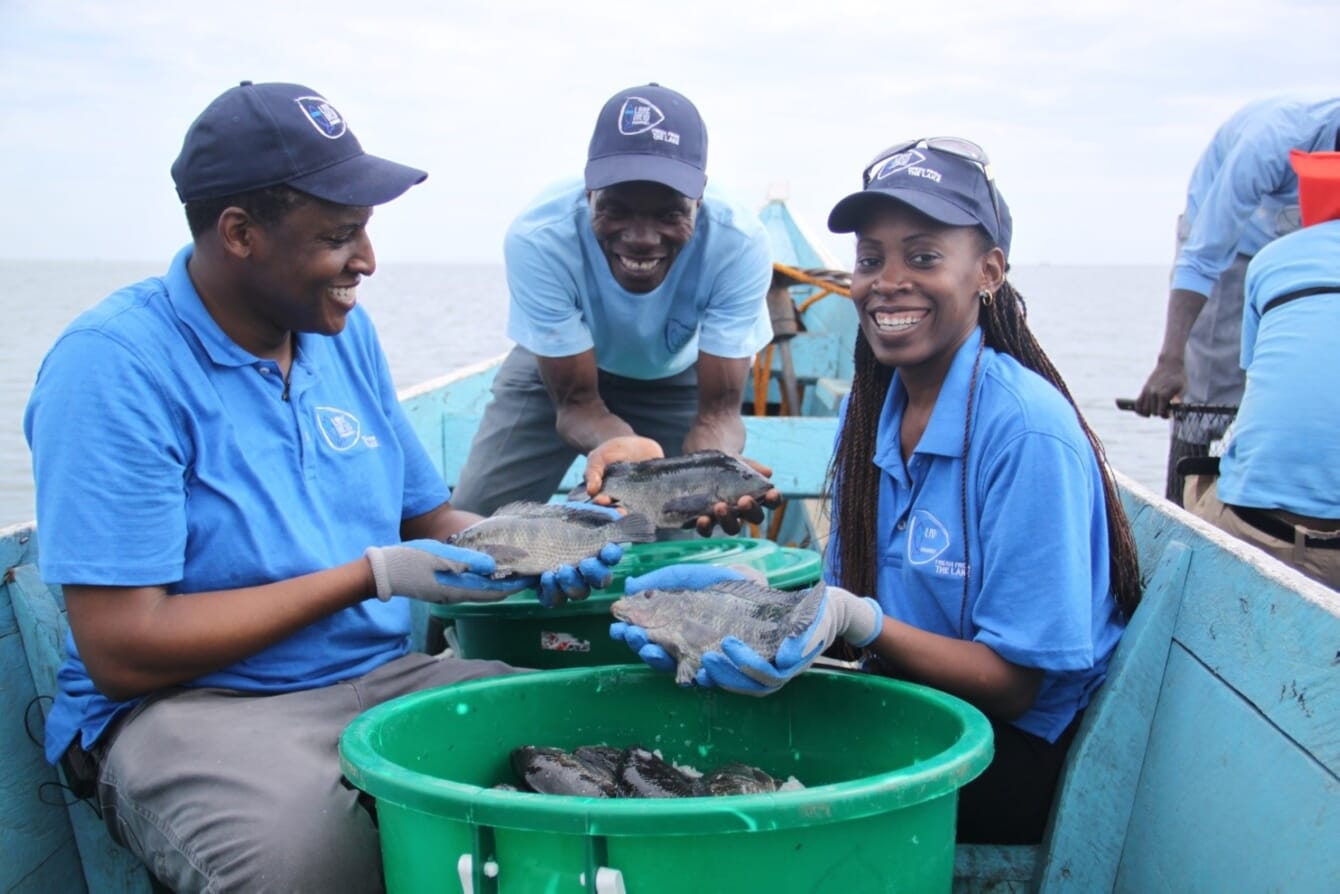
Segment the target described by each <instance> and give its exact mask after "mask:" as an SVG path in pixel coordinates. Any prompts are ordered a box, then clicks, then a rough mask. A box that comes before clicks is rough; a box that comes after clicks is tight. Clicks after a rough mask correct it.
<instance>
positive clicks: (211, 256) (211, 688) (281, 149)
mask: <svg viewBox="0 0 1340 894" xmlns="http://www.w3.org/2000/svg"><path fill="white" fill-rule="evenodd" d="M172 176H173V180H174V182H175V183H176V187H177V192H178V195H179V196H180V198H181V199H182V201H183V202H184V203H185V208H186V217H187V221H188V223H189V224H190V228H191V234H192V244H191V245H189V246H187V247H186V248H184V249H183V250H182V251H181V252H180V253H179V254H178V255H177V257H176V259H175V260H174V261H173V262H172V265H171V267H170V268H169V270H168V272H167V273H166V274H165V275H164V276H162V277H158V278H153V279H148V280H145V281H143V282H140V283H137V284H135V285H132V286H129V287H127V288H125V289H122V290H120V291H118V292H116V293H114V294H113V295H111V296H110V297H108V298H106V299H105V300H103V301H102V302H101V303H99V304H98V305H96V306H95V307H93V308H92V309H90V310H89V311H87V312H85V313H84V314H82V315H81V316H80V317H79V318H78V319H76V320H75V321H74V322H73V323H72V324H71V325H70V326H69V327H68V328H67V329H66V330H65V332H64V333H63V334H62V335H61V336H60V338H59V339H58V340H57V342H56V344H55V346H54V347H52V349H51V351H50V352H49V353H48V355H47V357H46V359H45V360H44V362H43V364H42V367H41V369H40V371H39V372H38V377H37V382H36V385H35V386H34V389H33V392H32V396H31V398H30V400H29V403H28V407H27V411H26V414H25V417H24V431H25V434H26V435H27V438H28V443H29V445H30V446H31V448H32V453H33V472H34V477H35V480H36V490H37V517H38V537H39V540H40V563H41V571H42V575H43V577H44V579H45V580H46V581H48V582H50V583H53V584H61V585H62V586H63V587H64V592H65V601H66V605H67V607H68V609H69V621H70V629H71V634H72V636H71V637H70V638H68V639H67V643H66V648H67V653H68V656H67V659H66V662H65V664H64V665H63V667H62V668H61V670H60V673H59V685H60V693H59V695H58V697H57V699H56V702H55V705H54V706H53V708H52V709H51V712H50V714H49V716H48V718H47V727H46V753H47V757H48V759H49V760H51V761H52V762H53V763H54V762H56V761H58V760H61V759H62V758H68V759H69V760H68V761H67V762H66V767H67V771H73V770H75V769H79V770H81V772H79V773H75V774H73V775H74V776H75V777H76V779H75V781H77V782H82V783H83V784H84V785H86V786H88V787H91V788H92V789H93V794H94V795H96V797H97V799H98V802H99V805H100V807H101V811H102V814H103V816H104V818H105V820H106V821H107V823H108V826H109V829H110V830H111V833H112V835H113V837H115V838H116V839H117V840H118V841H120V842H121V843H123V844H125V845H126V846H127V847H129V848H130V849H131V850H132V851H134V852H135V853H136V854H137V855H138V856H139V857H140V858H141V859H143V860H144V862H145V863H146V864H147V865H148V866H149V867H150V868H151V869H152V871H153V873H154V874H155V875H156V876H157V877H158V878H159V880H160V881H162V882H164V883H165V884H167V885H168V886H169V887H170V888H171V889H172V890H174V891H178V892H184V891H202V890H208V891H260V890H271V891H299V890H302V891H371V890H379V889H380V888H381V886H382V879H381V861H380V850H379V846H378V841H377V833H376V828H375V825H374V822H373V820H372V817H371V816H370V815H369V814H368V812H367V811H366V810H365V809H363V808H362V807H361V806H360V805H359V803H358V797H357V792H355V791H353V790H351V789H349V788H348V787H347V786H345V785H342V784H341V774H340V767H339V758H338V754H337V751H336V743H337V740H338V738H339V735H340V733H341V731H342V730H343V728H344V727H345V725H346V724H347V723H348V722H349V721H350V720H351V719H352V718H353V717H354V716H356V715H357V714H358V713H360V712H361V711H363V710H364V709H366V708H368V707H369V706H371V705H374V704H377V703H379V702H382V701H385V700H386V699H388V698H392V697H394V696H397V695H401V694H403V693H406V692H410V691H413V690H416V689H422V688H425V687H429V686H437V685H443V684H447V683H451V682H455V681H457V680H463V679H468V678H472V677H479V676H484V675H490V674H498V673H506V672H510V671H511V668H509V667H508V666H507V665H504V664H500V663H497V662H481V661H462V660H450V659H445V660H439V659H435V658H433V657H430V656H427V655H424V654H421V653H411V652H410V651H409V633H410V609H409V605H408V603H407V600H406V599H404V598H400V597H405V596H409V597H414V598H418V599H422V600H428V601H435V602H454V601H458V600H478V599H498V598H502V597H503V596H505V595H506V594H507V593H508V592H511V591H514V590H516V589H518V588H519V587H522V586H526V585H528V584H533V583H536V582H535V581H527V580H508V581H494V580H492V579H490V578H489V577H488V575H490V574H491V573H492V572H493V571H494V570H495V564H494V562H493V560H492V559H491V558H490V557H488V556H486V555H483V554H481V553H477V552H473V551H471V550H464V549H459V548H456V547H453V546H449V545H447V544H444V543H443V542H442V540H443V539H444V538H446V537H448V536H449V535H451V534H452V533H454V532H456V531H458V530H460V529H461V528H463V527H465V526H466V525H468V524H470V523H471V522H473V521H475V520H477V518H478V517H477V516H474V515H471V514H470V513H466V512H462V511H460V510H457V509H455V508H453V507H452V506H451V504H450V503H449V502H448V500H449V498H450V496H451V495H450V492H449V490H448V489H447V486H446V485H445V484H444V483H443V481H442V479H441V477H440V476H439V475H438V473H437V471H436V470H435V469H434V467H433V465H432V464H431V462H430V460H429V458H428V455H427V454H426V452H425V451H424V449H423V447H422V445H421V444H420V443H419V441H418V440H417V438H416V436H415V434H414V431H413V429H412V428H411V426H410V424H409V422H408V420H407V419H406V417H405V415H404V414H403V412H402V410H401V409H400V405H399V403H398V402H397V399H396V394H395V390H394V388H393V387H392V383H391V376H390V372H389V369H388V367H387V363H386V359H385V357H384V356H383V355H382V353H381V349H380V347H379V346H378V342H377V338H376V334H375V332H374V331H373V327H372V323H371V321H370V320H369V318H368V316H367V314H366V313H365V312H364V311H363V310H362V308H360V307H358V306H357V303H356V296H357V288H358V285H359V281H360V280H361V279H362V277H364V276H369V275H371V274H372V273H373V271H374V269H375V260H374V256H373V251H372V244H371V242H370V241H369V239H368V233H367V223H368V219H369V218H370V217H371V215H372V208H373V206H375V205H380V204H382V203H384V202H388V201H390V200H392V199H394V198H395V197H397V196H399V195H400V194H401V193H403V192H404V191H405V190H407V189H409V188H410V187H411V186H413V185H414V184H416V183H419V182H421V181H422V180H423V179H424V178H425V177H426V176H427V175H426V174H425V173H424V172H423V171H420V170H417V169H415V168H410V167H406V166H404V165H401V164H397V163H395V162H391V161H387V160H385V159H381V158H377V157H374V156H372V155H368V154H367V153H365V152H364V151H363V149H362V147H361V146H360V145H359V143H358V140H357V139H356V138H355V137H354V135H353V133H352V131H350V130H349V129H348V125H347V123H346V121H345V120H344V118H343V116H341V115H340V113H339V112H338V111H337V110H336V109H335V107H334V106H332V105H331V104H330V103H329V102H328V101H327V100H326V99H325V98H323V97H322V96H320V95H319V94H317V93H316V92H315V91H313V90H311V89H310V88H307V87H302V86H299V85H295V84H253V83H251V82H249V81H244V82H243V83H242V84H241V85H239V86H238V87H234V88H232V89H230V90H228V91H226V92H225V93H223V94H222V95H220V96H219V97H218V98H217V99H215V100H214V102H213V103H211V104H210V105H209V106H208V107H207V108H206V109H205V111H204V112H202V113H201V115H200V116H199V117H198V118H197V119H196V120H195V122H194V123H193V124H192V125H191V127H190V128H189V130H188V131H187V134H186V137H185V140H184V143H183V146H182V150H181V154H180V155H179V156H178V158H177V160H176V162H175V163H174V164H173V166H172ZM616 549H617V548H616ZM606 558H611V559H616V560H617V557H616V556H612V555H610V556H606ZM595 565H597V566H598V565H601V563H600V562H596V563H595ZM559 571H561V572H572V571H573V570H572V569H559ZM584 571H585V572H586V574H585V575H583V577H584V581H585V583H588V584H589V583H592V582H595V581H598V580H599V579H601V578H602V577H604V576H605V575H607V573H608V569H607V568H602V567H594V566H589V567H587V568H585V569H584ZM564 576H570V574H565V575H564ZM551 595H552V594H551ZM78 777H83V778H82V779H80V778H78Z"/></svg>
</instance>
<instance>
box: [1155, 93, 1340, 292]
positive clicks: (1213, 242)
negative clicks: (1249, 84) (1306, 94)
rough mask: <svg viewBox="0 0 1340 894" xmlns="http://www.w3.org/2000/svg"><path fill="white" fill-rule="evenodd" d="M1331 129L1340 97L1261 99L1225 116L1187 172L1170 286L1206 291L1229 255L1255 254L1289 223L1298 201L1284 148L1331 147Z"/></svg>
mask: <svg viewBox="0 0 1340 894" xmlns="http://www.w3.org/2000/svg"><path fill="white" fill-rule="evenodd" d="M1337 129H1340V98H1329V99H1322V100H1312V99H1303V98H1298V97H1279V98H1274V99H1267V100H1262V101H1259V102H1255V103H1252V104H1250V105H1248V106H1246V107H1244V108H1243V109H1241V110H1239V111H1238V112H1237V113H1236V114H1234V115H1233V117H1231V118H1229V119H1228V120H1227V121H1225V122H1224V123H1223V124H1222V125H1221V126H1220V127H1219V129H1218V130H1217V131H1215V134H1214V137H1213V139H1212V140H1211V141H1210V145H1209V146H1208V147H1206V149H1205V152H1204V153H1203V154H1202V156H1201V158H1200V161H1199V162H1198V163H1197V164H1196V168H1195V170H1194V171H1193V172H1192V175H1191V182H1190V184H1189V186H1188V188H1187V205H1186V212H1185V220H1186V223H1187V224H1188V225H1189V230H1188V232H1187V235H1186V241H1185V243H1184V244H1183V245H1182V248H1181V251H1180V252H1179V253H1178V255H1177V261H1176V263H1175V264H1174V266H1173V277H1172V287H1173V288H1174V289H1190V290H1192V291H1195V292H1199V293H1200V294H1202V295H1208V294H1210V289H1211V288H1212V287H1213V286H1214V282H1215V280H1217V279H1218V278H1219V274H1220V273H1221V272H1222V271H1223V270H1224V269H1225V268H1226V267H1228V265H1229V263H1230V262H1232V260H1233V256H1234V255H1235V254H1237V253H1242V254H1246V255H1254V254H1256V252H1258V251H1259V250H1260V249H1261V247H1262V246H1264V245H1265V244H1266V243H1268V242H1269V241H1271V240H1272V239H1274V238H1276V237H1277V236H1279V235H1281V233H1282V232H1288V231H1289V229H1291V228H1293V227H1296V226H1297V224H1296V222H1293V223H1282V219H1281V216H1282V215H1283V216H1284V218H1285V219H1291V215H1293V214H1295V213H1296V212H1295V211H1294V210H1293V206H1296V205H1297V204H1298V176H1297V175H1296V174H1295V173H1294V171H1293V168H1292V167H1291V166H1290V164H1289V150H1290V149H1301V150H1303V151H1304V152H1317V151H1331V150H1334V149H1335V148H1336V143H1335V141H1336V131H1337ZM1282 227H1283V228H1282Z"/></svg>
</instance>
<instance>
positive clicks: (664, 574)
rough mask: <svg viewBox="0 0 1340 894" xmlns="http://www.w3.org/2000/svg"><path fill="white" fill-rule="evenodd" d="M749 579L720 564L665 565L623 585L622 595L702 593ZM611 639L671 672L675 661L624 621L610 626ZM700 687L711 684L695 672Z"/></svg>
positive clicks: (660, 669) (638, 629) (654, 665)
mask: <svg viewBox="0 0 1340 894" xmlns="http://www.w3.org/2000/svg"><path fill="white" fill-rule="evenodd" d="M748 579H749V578H748V576H747V575H745V574H742V573H741V572H739V571H736V570H735V569H733V568H728V567H725V566H722V565H693V564H682V565H667V566H666V567H664V568H657V569H656V570H655V571H650V572H648V573H646V574H643V575H639V576H638V577H630V578H628V580H626V581H625V582H624V592H625V593H627V594H629V595H632V594H634V593H638V592H641V591H642V590H701V589H703V588H704V587H710V586H712V584H717V583H721V582H722V581H727V580H748ZM610 636H611V637H613V638H614V639H619V640H623V641H624V643H625V644H626V645H627V646H628V648H630V649H632V650H633V651H634V652H636V653H637V657H638V658H641V659H642V660H643V661H645V662H646V663H647V664H648V665H649V666H651V667H653V668H655V669H656V670H658V671H668V672H669V673H674V671H675V665H676V661H675V659H674V658H672V657H670V653H668V652H666V651H665V649H663V648H661V647H660V646H658V645H656V644H655V643H654V642H652V641H651V640H649V639H648V638H647V631H646V630H644V629H643V628H641V627H639V626H637V625H636V624H629V623H627V622H624V621H615V622H614V623H613V624H611V625H610ZM698 683H699V685H705V686H710V685H712V683H711V681H710V680H708V679H707V678H706V677H704V675H703V672H702V671H699V672H698Z"/></svg>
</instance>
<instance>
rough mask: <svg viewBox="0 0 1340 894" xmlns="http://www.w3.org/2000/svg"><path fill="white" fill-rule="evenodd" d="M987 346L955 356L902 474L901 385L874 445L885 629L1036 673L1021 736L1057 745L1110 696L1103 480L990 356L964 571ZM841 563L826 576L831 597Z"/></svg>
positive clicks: (1007, 367)
mask: <svg viewBox="0 0 1340 894" xmlns="http://www.w3.org/2000/svg"><path fill="white" fill-rule="evenodd" d="M980 342H981V330H980V329H978V330H976V332H975V333H974V334H973V335H972V336H971V337H969V339H968V340H967V342H965V343H964V345H963V346H962V347H961V348H960V349H959V351H958V354H957V355H955V358H954V362H953V364H952V365H951V367H950V370H949V374H948V376H947V377H946V379H945V382H944V385H943V386H942V387H941V389H940V396H939V398H938V399H937V401H936V404H935V409H934V410H933V411H932V413H931V418H930V422H929V423H928V424H927V426H926V430H925V432H924V433H923V434H922V436H921V441H920V443H919V444H918V445H917V447H916V449H915V450H914V451H913V453H912V456H911V458H910V460H909V461H908V462H907V463H904V462H903V458H902V453H901V448H900V445H899V430H900V427H901V424H902V418H903V412H904V410H905V408H906V405H907V391H906V390H905V389H904V388H903V385H902V382H901V380H900V379H899V377H898V374H897V373H895V374H894V377H893V382H892V384H891V385H890V387H889V394H888V397H887V399H886V400H885V404H884V408H883V411H882V413H881V415H880V420H879V428H878V431H877V433H876V441H875V455H874V461H875V464H876V465H877V466H879V468H880V470H881V472H882V474H881V475H880V492H879V510H878V522H877V523H878V528H877V530H878V531H879V532H880V533H881V536H882V537H884V544H883V547H882V550H881V552H880V567H879V571H878V584H877V587H878V592H877V593H876V594H875V595H876V598H877V599H878V600H879V603H880V605H881V606H882V607H883V609H884V613H885V614H886V615H889V616H890V617H893V618H896V619H898V620H900V621H903V622H904V623H907V624H911V625H912V626H914V627H917V628H919V629H921V630H927V631H930V632H931V633H938V634H941V635H943V636H950V637H955V638H962V639H968V640H973V641H976V642H979V643H982V644H984V645H986V646H989V647H990V648H991V649H992V650H994V651H995V652H996V654H998V655H1000V656H1001V657H1002V658H1004V659H1005V660H1007V661H1010V662H1013V663H1015V664H1019V665H1023V666H1025V667H1035V668H1041V669H1042V670H1043V671H1044V672H1045V674H1044V677H1043V682H1042V687H1041V689H1040V691H1039V693H1038V697H1037V700H1036V701H1035V702H1034V704H1033V707H1032V708H1030V709H1029V710H1028V712H1027V713H1025V714H1024V715H1023V716H1022V717H1020V718H1018V719H1017V720H1015V721H1013V723H1014V725H1015V726H1017V727H1019V728H1020V729H1022V730H1024V731H1026V732H1029V733H1032V734H1033V735H1036V736H1040V737H1042V738H1044V739H1046V740H1048V741H1052V742H1054V741H1055V740H1056V738H1057V737H1058V736H1059V735H1060V734H1061V733H1062V732H1064V731H1065V729H1066V727H1067V726H1069V725H1070V722H1071V721H1072V720H1073V719H1074V717H1075V714H1076V713H1077V712H1079V711H1080V710H1082V709H1083V708H1084V707H1085V706H1086V705H1088V703H1089V699H1090V698H1091V697H1092V695H1093V693H1094V691H1095V690H1096V689H1097V688H1098V686H1099V685H1100V684H1101V683H1102V682H1103V680H1104V678H1105V677H1106V675H1107V665H1108V660H1109V659H1110V658H1111V655H1112V650H1113V649H1114V648H1116V645H1117V642H1118V640H1119V639H1120V638H1121V633H1122V630H1123V628H1124V624H1123V622H1122V620H1121V616H1120V614H1119V612H1118V609H1117V607H1116V603H1115V601H1114V600H1113V598H1112V594H1111V591H1110V586H1109V577H1110V575H1109V552H1108V540H1107V514H1106V503H1105V501H1104V496H1103V481H1102V475H1101V474H1100V473H1099V470H1098V463H1097V460H1096V459H1095V458H1094V454H1093V448H1092V447H1090V446H1089V442H1088V440H1087V439H1086V438H1085V436H1084V432H1083V430H1082V429H1081V428H1080V426H1079V421H1078V419H1077V418H1076V416H1075V410H1074V408H1073V407H1071V406H1070V404H1069V403H1068V402H1067V401H1066V400H1065V398H1064V397H1063V396H1062V395H1061V393H1060V392H1058V391H1057V390H1056V389H1055V388H1054V387H1053V386H1052V385H1051V384H1050V383H1049V382H1047V381H1046V380H1045V379H1043V378H1042V377H1041V376H1039V375H1037V374H1036V373H1034V372H1032V371H1031V370H1029V369H1027V368H1025V367H1024V366H1022V365H1021V364H1020V363H1019V362H1018V361H1016V360H1015V359H1014V358H1013V357H1010V356H1008V355H1005V354H998V353H996V352H995V351H993V350H992V349H991V348H985V349H984V350H983V352H982V361H981V368H980V370H979V373H978V381H977V389H976V398H975V400H974V403H973V421H972V444H971V448H970V450H969V455H968V460H967V462H968V467H967V505H968V507H969V508H968V514H969V520H970V523H969V524H968V527H967V532H968V541H969V547H970V554H969V555H968V556H967V562H966V563H965V556H964V550H963V531H964V526H963V490H962V487H963V430H964V421H965V416H966V413H967V396H968V386H969V382H970V381H971V378H972V367H973V361H974V359H975V357H976V354H977V346H978V345H979V344H980ZM839 511H841V507H835V508H834V514H835V515H836V514H837V513H838V512H839ZM834 555H836V553H835V552H832V551H831V550H830V561H829V562H828V563H827V566H828V567H827V570H826V572H825V574H826V576H827V577H829V579H830V581H831V582H833V583H836V582H837V581H836V578H837V569H836V568H835V563H834V562H833V561H831V559H832V556H834ZM965 565H967V566H968V567H966V569H965ZM965 570H966V573H967V574H968V575H969V577H968V594H967V603H966V606H965V604H964V588H963V579H964V574H965ZM961 615H962V617H963V627H962V629H960V616H961Z"/></svg>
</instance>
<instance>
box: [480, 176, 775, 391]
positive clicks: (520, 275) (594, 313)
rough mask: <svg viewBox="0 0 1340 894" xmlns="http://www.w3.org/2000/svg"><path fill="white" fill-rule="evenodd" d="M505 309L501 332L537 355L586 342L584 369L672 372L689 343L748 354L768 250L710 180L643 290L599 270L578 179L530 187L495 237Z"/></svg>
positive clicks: (686, 357)
mask: <svg viewBox="0 0 1340 894" xmlns="http://www.w3.org/2000/svg"><path fill="white" fill-rule="evenodd" d="M503 254H504V257H505V260H506V264H507V285H508V288H509V289H510V291H511V309H510V313H509V316H508V323H507V335H508V337H509V338H511V339H512V340H513V341H515V342H516V343H517V344H519V345H521V346H522V347H523V348H526V349H527V350H529V351H531V352H533V353H535V354H538V355H540V356H541V357H568V356H571V355H573V354H580V353H581V352H583V351H586V350H588V349H590V348H591V347H593V346H594V347H595V352H596V366H598V367H599V368H600V369H603V370H605V371H607V372H611V373H614V374H616V375H620V376H626V377H628V378H631V379H662V378H666V377H668V376H673V375H675V374H677V373H680V372H683V371H684V370H686V369H688V368H689V367H690V366H692V365H693V364H694V363H695V362H697V359H698V352H699V351H702V352H704V353H707V354H713V355H715V356H718V357H728V358H741V357H751V356H753V354H754V353H756V352H757V351H759V350H761V349H762V348H763V347H764V346H765V345H766V344H767V343H768V342H769V341H771V340H772V323H771V320H770V318H769V315H768V306H767V293H768V286H769V284H770V283H771V281H772V258H771V253H770V247H769V243H768V236H767V231H766V230H765V229H764V228H763V225H762V223H760V222H759V219H758V216H757V215H756V214H754V213H753V212H751V211H749V210H748V209H746V208H744V207H743V206H742V205H738V204H735V203H734V202H732V201H731V200H730V199H729V198H727V197H726V195H725V194H724V193H723V192H722V191H721V190H719V189H717V188H716V187H714V186H713V185H712V184H711V183H709V184H708V185H707V191H706V192H705V193H704V194H703V203H702V206H701V208H700V209H699V210H698V220H697V225H696V227H695V228H694V231H693V237H692V238H691V239H689V241H688V243H687V244H686V245H685V246H684V248H683V250H682V251H681V252H680V254H679V256H678V257H677V258H676V259H675V261H674V263H673V264H672V265H671V267H670V271H669V273H668V274H667V275H666V278H665V281H664V282H662V283H661V284H660V285H659V286H657V287H656V288H655V289H654V290H653V291H651V292H647V293H645V294H637V293H634V292H630V291H628V290H627V289H625V288H623V287H622V286H621V285H619V284H618V283H617V282H616V281H615V279H614V275H613V274H612V273H610V269H609V262H608V261H607V260H606V258H605V256H604V254H603V253H602V252H601V250H600V245H599V243H597V242H596V238H595V234H594V232H592V230H591V208H590V203H589V202H588V201H587V198H586V187H585V185H584V184H583V182H582V181H581V180H580V179H571V180H565V181H563V182H561V183H558V184H555V185H553V186H551V187H550V188H549V189H547V190H546V191H545V192H544V193H542V194H541V195H540V196H539V197H538V198H537V199H536V200H535V201H534V202H533V203H532V204H531V206H530V207H529V208H527V209H526V210H525V211H523V212H522V213H521V214H520V215H519V216H518V217H517V219H516V220H515V221H513V222H512V225H511V227H510V228H509V229H508V231H507V237H506V239H505V240H504V243H503Z"/></svg>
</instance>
